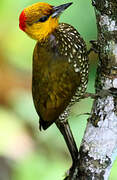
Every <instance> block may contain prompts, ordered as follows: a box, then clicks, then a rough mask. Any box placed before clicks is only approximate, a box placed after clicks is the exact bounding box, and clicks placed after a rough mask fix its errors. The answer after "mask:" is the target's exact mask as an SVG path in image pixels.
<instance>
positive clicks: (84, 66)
mask: <svg viewBox="0 0 117 180" xmlns="http://www.w3.org/2000/svg"><path fill="white" fill-rule="evenodd" d="M71 5H72V2H69V3H65V4H62V5H59V6H54V5H50V4H48V3H45V2H37V3H35V4H32V5H30V6H28V7H26V8H24V10H23V11H22V12H21V14H20V16H19V27H20V29H21V30H22V31H24V32H25V33H26V34H27V35H28V36H29V37H31V38H32V39H34V40H36V41H37V42H36V45H35V48H34V52H33V68H32V69H33V70H32V97H33V102H34V106H35V109H36V111H37V114H38V116H39V124H40V130H41V129H43V130H46V129H47V128H48V127H50V126H51V125H52V124H53V123H55V124H56V126H57V127H58V129H59V130H60V132H61V133H62V135H63V137H64V139H65V142H66V145H67V147H68V150H69V152H70V155H71V158H72V162H73V164H74V162H75V161H76V159H77V158H78V149H77V145H76V142H75V140H74V137H73V134H72V131H71V128H70V126H69V123H68V116H69V112H70V109H71V106H72V105H73V104H74V103H75V102H77V101H79V99H80V98H81V97H82V95H83V94H84V93H85V91H86V87H87V83H88V71H89V70H88V69H89V62H88V56H87V48H86V44H85V41H84V40H83V38H82V37H81V35H80V33H79V32H78V31H77V30H76V29H75V28H74V27H73V26H72V25H70V24H67V23H59V17H60V15H61V14H62V13H63V11H64V10H66V9H67V8H68V7H69V6H71Z"/></svg>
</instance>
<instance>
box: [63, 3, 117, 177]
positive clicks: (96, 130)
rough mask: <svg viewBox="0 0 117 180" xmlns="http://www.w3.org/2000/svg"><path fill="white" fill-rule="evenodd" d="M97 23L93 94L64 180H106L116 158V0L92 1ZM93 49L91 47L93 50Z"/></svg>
mask: <svg viewBox="0 0 117 180" xmlns="http://www.w3.org/2000/svg"><path fill="white" fill-rule="evenodd" d="M92 4H93V6H94V8H95V14H96V19H97V29H98V40H97V47H96V50H97V51H98V55H99V62H98V69H97V77H96V83H95V88H96V93H97V94H98V95H99V96H98V97H97V98H96V99H95V101H94V103H93V107H92V111H91V116H90V117H89V119H88V123H87V127H86V130H85V133H84V137H83V140H82V144H81V147H80V151H79V153H80V156H79V159H78V162H77V163H76V167H75V169H73V170H71V171H70V174H69V177H67V178H66V179H67V180H68V179H69V180H107V179H108V178H109V174H110V170H111V167H112V164H113V162H114V160H115V158H116V156H117V0H92ZM94 49H95V47H94Z"/></svg>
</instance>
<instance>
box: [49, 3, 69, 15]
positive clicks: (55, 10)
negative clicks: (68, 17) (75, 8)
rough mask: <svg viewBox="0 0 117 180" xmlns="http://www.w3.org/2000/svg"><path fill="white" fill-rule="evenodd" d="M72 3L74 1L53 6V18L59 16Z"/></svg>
mask: <svg viewBox="0 0 117 180" xmlns="http://www.w3.org/2000/svg"><path fill="white" fill-rule="evenodd" d="M71 5H72V2H70V3H67V4H62V5H60V6H54V7H53V13H52V18H55V17H58V16H59V15H60V14H61V13H62V12H63V11H64V10H65V9H67V8H68V7H69V6H71Z"/></svg>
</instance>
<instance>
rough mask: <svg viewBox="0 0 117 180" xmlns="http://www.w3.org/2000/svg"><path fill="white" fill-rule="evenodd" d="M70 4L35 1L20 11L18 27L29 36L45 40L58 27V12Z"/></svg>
mask: <svg viewBox="0 0 117 180" xmlns="http://www.w3.org/2000/svg"><path fill="white" fill-rule="evenodd" d="M71 4H72V3H67V4H63V5H60V6H52V5H49V4H48V3H42V2H39V3H35V4H33V5H31V6H29V7H27V8H25V9H24V10H23V11H22V12H21V14H20V17H19V27H20V29H21V30H23V31H24V32H26V33H27V34H28V35H29V36H30V37H31V38H33V39H36V40H38V41H42V40H45V39H46V38H47V37H48V35H49V34H51V33H52V32H53V31H54V30H55V29H56V28H57V27H58V24H59V23H58V18H59V16H60V14H61V13H62V12H63V11H64V10H65V9H66V8H67V7H69V6H70V5H71Z"/></svg>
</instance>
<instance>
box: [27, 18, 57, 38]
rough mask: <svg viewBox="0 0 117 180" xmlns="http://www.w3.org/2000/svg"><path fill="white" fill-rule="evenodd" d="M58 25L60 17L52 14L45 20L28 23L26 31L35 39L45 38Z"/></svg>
mask: <svg viewBox="0 0 117 180" xmlns="http://www.w3.org/2000/svg"><path fill="white" fill-rule="evenodd" d="M57 26H58V18H52V17H51V16H50V17H49V18H48V20H47V21H45V22H38V23H33V24H32V25H31V26H30V25H26V28H25V32H26V33H27V34H28V35H29V36H30V37H31V38H33V39H36V40H38V41H41V40H45V39H46V37H47V36H48V35H49V34H51V33H52V32H53V31H54V29H56V28H57Z"/></svg>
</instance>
